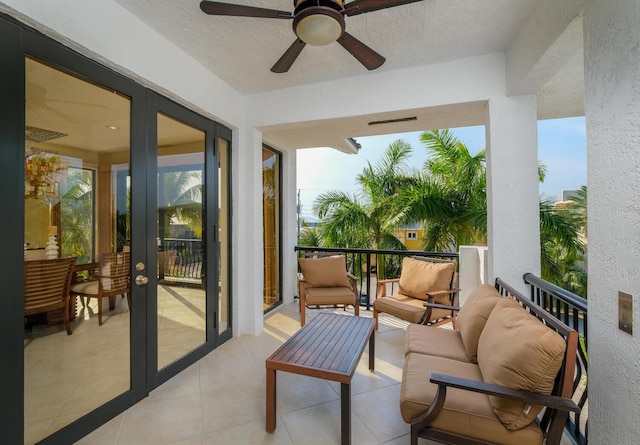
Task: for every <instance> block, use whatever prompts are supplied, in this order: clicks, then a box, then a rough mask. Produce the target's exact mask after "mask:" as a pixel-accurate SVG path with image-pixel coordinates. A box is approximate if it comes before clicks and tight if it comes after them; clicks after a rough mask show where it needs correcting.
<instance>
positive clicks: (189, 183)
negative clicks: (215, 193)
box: [158, 170, 203, 237]
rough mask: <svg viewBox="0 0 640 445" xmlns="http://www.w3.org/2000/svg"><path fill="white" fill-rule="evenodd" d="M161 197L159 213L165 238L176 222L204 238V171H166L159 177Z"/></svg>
mask: <svg viewBox="0 0 640 445" xmlns="http://www.w3.org/2000/svg"><path fill="white" fill-rule="evenodd" d="M158 179H159V181H160V188H159V190H161V196H160V203H161V205H159V212H160V213H161V218H160V227H161V231H162V232H163V233H162V235H163V236H167V235H168V234H169V233H168V230H169V227H170V226H171V224H172V223H173V222H174V220H176V219H177V220H180V221H183V222H185V223H187V225H188V226H189V228H190V229H191V230H192V231H193V233H194V235H195V236H196V237H201V236H202V207H203V206H202V171H201V170H178V171H165V172H161V174H160V175H159V178H158Z"/></svg>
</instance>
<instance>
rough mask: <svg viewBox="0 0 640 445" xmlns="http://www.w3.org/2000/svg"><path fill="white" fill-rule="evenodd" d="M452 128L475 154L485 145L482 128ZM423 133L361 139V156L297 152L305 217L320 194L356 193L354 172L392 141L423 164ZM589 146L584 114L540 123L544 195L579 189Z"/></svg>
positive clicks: (310, 215) (418, 165)
mask: <svg viewBox="0 0 640 445" xmlns="http://www.w3.org/2000/svg"><path fill="white" fill-rule="evenodd" d="M452 131H453V132H454V133H455V135H456V136H457V137H458V139H460V140H461V141H462V142H464V143H465V145H466V146H467V147H468V148H469V150H470V151H471V152H472V153H476V152H478V151H479V150H481V149H483V148H484V147H485V134H484V127H483V126H480V127H466V128H455V129H452ZM420 134H422V132H413V133H401V134H390V135H384V136H367V137H357V138H355V139H356V140H357V141H358V143H359V144H360V145H361V146H362V148H361V149H360V152H359V153H358V154H351V155H350V154H346V153H342V152H339V151H337V150H333V149H330V148H311V149H305V150H298V154H297V188H298V190H299V191H300V201H301V202H302V216H303V218H305V219H314V215H313V212H312V208H313V201H314V200H315V199H316V197H317V196H318V195H320V194H322V193H325V192H328V191H333V190H341V191H346V192H349V193H351V194H353V193H355V192H357V191H358V190H359V187H358V185H357V184H356V182H355V178H356V175H357V174H358V173H360V172H361V171H362V169H363V168H364V167H365V166H366V165H367V162H370V163H371V164H372V165H374V164H375V163H376V162H377V161H378V159H380V158H381V156H382V154H383V153H384V151H385V150H386V149H387V147H388V146H389V144H390V143H392V142H393V141H395V140H397V139H405V140H406V141H407V142H409V143H410V144H411V146H412V147H413V154H412V156H411V158H410V165H411V166H412V167H416V168H421V167H422V165H423V164H424V161H425V159H426V157H427V155H426V150H425V148H424V146H423V145H422V143H420V139H419V138H420ZM586 145H587V143H586V130H585V123H584V117H576V118H566V119H551V120H544V121H538V159H539V160H540V161H542V162H543V163H544V164H545V165H546V166H547V176H546V179H545V181H544V183H542V184H540V193H542V194H544V195H545V196H549V197H552V198H557V197H559V196H560V193H561V192H562V191H563V190H575V189H577V188H579V187H580V186H581V185H586V184H587V153H586V151H587V150H586Z"/></svg>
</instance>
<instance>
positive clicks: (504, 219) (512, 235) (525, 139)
mask: <svg viewBox="0 0 640 445" xmlns="http://www.w3.org/2000/svg"><path fill="white" fill-rule="evenodd" d="M487 115H488V117H487V121H488V126H487V132H486V135H487V211H488V215H487V232H488V242H489V255H488V260H489V264H488V275H489V279H490V280H493V279H494V278H496V277H497V276H499V277H500V278H502V279H503V280H505V281H506V282H507V283H509V284H511V285H512V286H513V287H515V288H516V289H518V290H520V291H522V292H525V291H526V287H525V284H524V282H523V280H522V275H523V274H524V273H525V272H532V273H533V274H535V275H539V274H540V207H539V199H540V198H539V195H538V129H537V121H536V98H535V96H533V95H531V96H516V97H502V98H499V97H497V98H495V99H492V100H490V101H489V106H488V108H487Z"/></svg>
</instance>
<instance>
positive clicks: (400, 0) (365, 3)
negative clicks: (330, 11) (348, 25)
mask: <svg viewBox="0 0 640 445" xmlns="http://www.w3.org/2000/svg"><path fill="white" fill-rule="evenodd" d="M420 1H422V0H354V1H352V2H351V3H348V4H346V5H345V6H344V13H345V14H346V15H348V16H352V15H358V14H364V13H365V12H372V11H378V10H380V9H385V8H393V7H394V6H402V5H406V4H409V3H416V2H420Z"/></svg>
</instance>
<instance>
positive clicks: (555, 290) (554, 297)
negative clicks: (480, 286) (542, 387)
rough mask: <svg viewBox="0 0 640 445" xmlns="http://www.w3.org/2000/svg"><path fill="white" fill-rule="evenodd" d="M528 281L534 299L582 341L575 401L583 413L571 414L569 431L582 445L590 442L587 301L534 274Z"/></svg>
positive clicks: (574, 389) (576, 378)
mask: <svg viewBox="0 0 640 445" xmlns="http://www.w3.org/2000/svg"><path fill="white" fill-rule="evenodd" d="M523 278H524V282H525V283H526V284H528V285H529V286H530V287H531V299H532V300H533V301H534V302H535V303H536V304H538V305H539V306H542V307H543V308H545V309H546V310H547V311H548V312H549V313H551V314H553V315H554V316H555V317H556V318H557V319H558V320H561V321H562V322H564V323H565V324H566V325H568V326H571V327H572V328H573V329H575V330H576V331H577V332H578V334H579V338H580V344H579V347H578V360H577V363H576V372H575V377H574V380H573V394H574V399H576V400H575V402H576V403H577V404H578V406H580V408H581V411H580V412H579V413H575V414H574V413H570V415H569V419H568V420H567V427H566V431H567V433H569V435H570V436H571V437H572V438H573V440H575V442H576V443H577V444H579V445H586V444H587V443H588V437H589V436H588V428H587V427H588V418H589V405H588V398H587V371H588V367H589V360H588V355H587V339H588V336H587V300H586V299H585V298H582V297H581V296H579V295H576V294H574V293H572V292H569V291H568V290H565V289H563V288H561V287H559V286H556V285H555V284H552V283H549V282H548V281H545V280H543V279H542V278H539V277H537V276H535V275H533V274H531V273H526V274H524V277H523Z"/></svg>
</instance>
